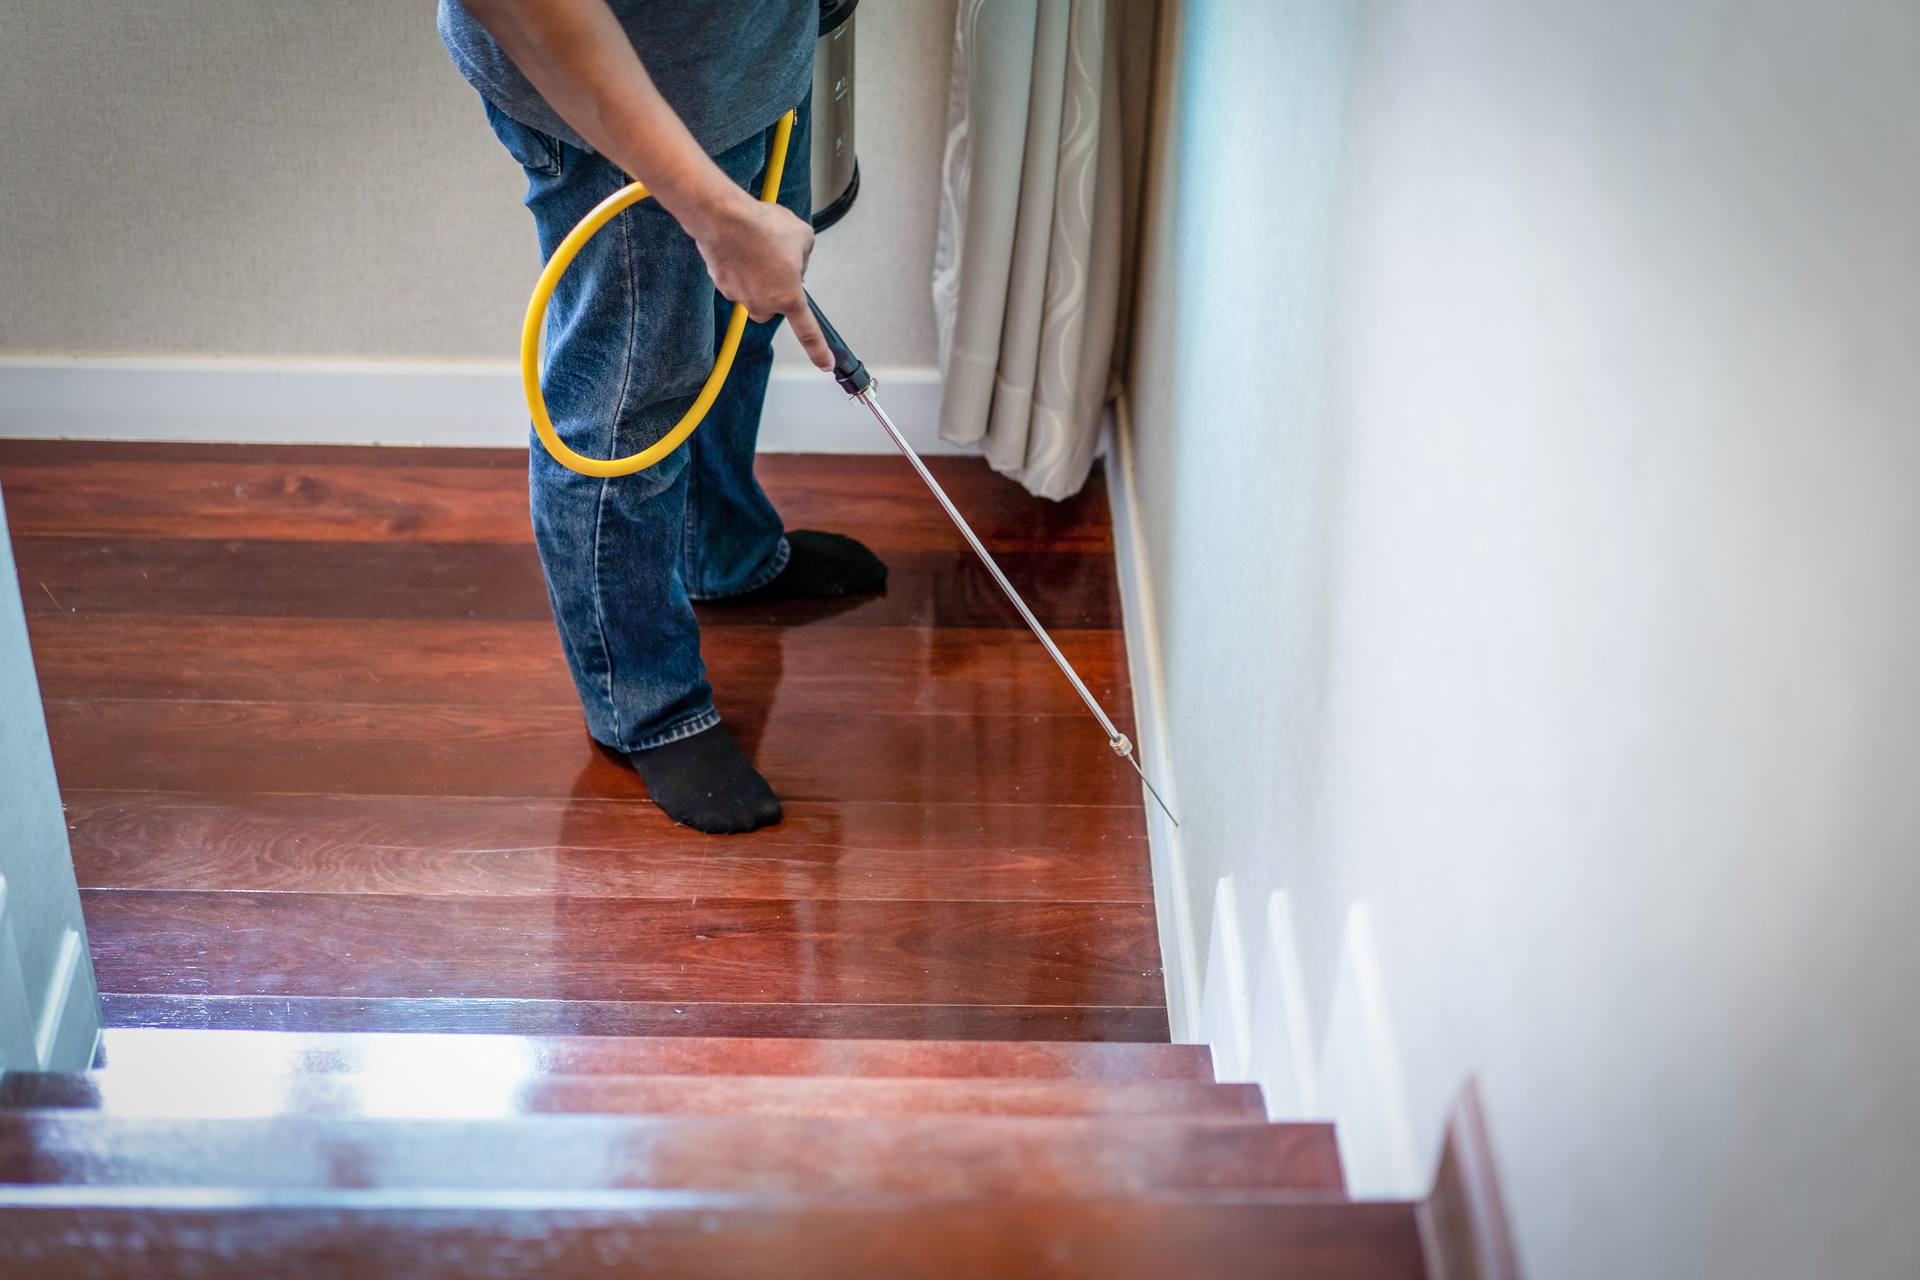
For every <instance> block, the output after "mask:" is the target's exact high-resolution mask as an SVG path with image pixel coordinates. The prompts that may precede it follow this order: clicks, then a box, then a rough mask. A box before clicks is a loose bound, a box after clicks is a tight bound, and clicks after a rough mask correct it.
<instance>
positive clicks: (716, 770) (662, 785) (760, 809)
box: [627, 724, 780, 836]
mask: <svg viewBox="0 0 1920 1280" xmlns="http://www.w3.org/2000/svg"><path fill="white" fill-rule="evenodd" d="M627 759H629V760H631V761H633V767H634V768H636V769H638V770H639V771H640V780H641V781H642V782H645V783H646V784H647V794H649V795H651V796H652V797H653V802H654V803H655V804H657V805H659V806H660V808H661V810H662V811H664V812H665V813H666V815H667V816H668V817H669V818H672V819H673V820H674V821H675V822H678V823H680V824H681V825H682V826H687V827H692V828H693V829H694V830H695V831H704V832H706V833H707V834H708V835H715V836H727V835H738V834H740V833H741V832H743V831H755V830H758V829H759V828H761V827H770V826H772V825H773V824H774V823H776V822H778V821H780V799H779V797H778V796H776V795H774V794H773V788H772V787H769V786H768V785H767V780H766V779H765V778H763V777H761V776H760V772H759V770H757V769H755V768H754V767H753V766H752V765H751V764H749V763H748V762H747V758H746V757H745V756H743V755H741V754H740V748H739V747H736V746H734V745H733V735H732V734H730V733H728V732H727V726H726V725H724V724H716V725H715V726H713V728H711V729H703V730H701V731H700V732H699V733H696V734H694V735H693V736H692V737H690V738H681V739H679V740H678V741H675V742H669V743H666V744H665V745H664V746H658V747H649V748H648V749H647V750H645V751H630V752H628V753H627Z"/></svg>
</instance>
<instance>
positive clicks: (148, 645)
mask: <svg viewBox="0 0 1920 1280" xmlns="http://www.w3.org/2000/svg"><path fill="white" fill-rule="evenodd" d="M31 630H32V635H33V644H34V650H35V653H36V654H37V655H38V658H39V661H38V671H39V676H40V686H41V690H42V692H43V694H44V695H45V696H46V697H48V698H62V699H96V698H147V699H168V700H186V701H217V702H353V703H369V704H375V705H395V706H405V705H442V706H460V705H471V704H479V705H483V706H494V707H534V706H542V707H564V708H572V707H577V706H578V705H579V698H578V696H577V695H576V694H575V693H574V689H573V681H572V679H571V677H570V676H569V675H568V674H567V666H566V660H565V659H564V658H563V657H562V655H561V652H560V640H559V636H558V635H557V633H556V632H555V631H554V628H553V626H552V624H551V623H548V622H504V623H484V622H440V621H424V622H422V621H404V620H367V619H350V620H349V619H325V620H322V619H312V618H244V617H242V618H221V617H212V618H208V617H185V618H181V617H141V616H127V615H119V614H106V615H86V616H82V615H76V614H52V613H46V614H40V615H37V616H36V617H35V618H34V619H33V621H32V626H31ZM1053 638H1054V641H1055V643H1057V644H1058V645H1059V646H1060V648H1061V650H1062V652H1064V653H1065V654H1066V655H1067V658H1068V660H1069V661H1070V662H1072V663H1073V665H1074V668H1075V669H1076V670H1077V671H1078V672H1079V673H1080V676H1081V678H1082V679H1083V680H1085V681H1086V683H1087V687H1088V688H1089V689H1091V690H1092V691H1093V694H1094V696H1095V697H1097V698H1099V699H1101V701H1102V702H1103V703H1104V704H1105V705H1106V706H1107V708H1108V710H1109V713H1110V714H1111V715H1113V716H1114V718H1115V719H1116V721H1121V720H1130V719H1131V714H1130V713H1131V710H1132V708H1131V706H1130V705H1129V703H1130V701H1131V699H1130V697H1129V695H1128V690H1127V684H1126V645H1125V640H1124V638H1123V637H1122V636H1121V635H1120V634H1119V633H1118V632H1115V631H1105V630H1096V631H1067V630H1063V631H1057V632H1054V633H1053ZM701 654H702V656H703V657H704V658H705V659H706V662H707V669H708V678H709V679H710V680H711V681H712V682H713V683H714V684H715V685H716V686H719V687H722V688H725V689H729V690H734V691H736V692H737V693H741V694H744V695H746V696H750V697H757V698H760V699H761V700H762V701H764V702H766V703H768V704H771V703H772V702H773V701H775V700H776V699H777V700H778V702H779V704H780V706H781V707H782V708H783V709H790V710H818V711H826V710H840V709H861V710H874V711H891V712H899V713H905V712H946V713H958V714H1004V713H1014V714H1052V715H1085V714H1086V710H1085V708H1084V707H1083V706H1082V705H1081V703H1080V700H1079V698H1078V697H1077V696H1076V695H1075V694H1074V692H1073V689H1072V686H1071V685H1069V684H1068V683H1067V681H1066V679H1065V677H1063V676H1062V675H1061V674H1060V671H1059V669H1058V668H1057V667H1055V666H1054V664H1053V660H1052V659H1051V658H1049V657H1048V656H1047V654H1046V652H1045V650H1043V649H1041V648H1040V646H1039V645H1037V644H1035V643H1034V641H1033V637H1032V636H1031V634H1029V633H1028V632H1026V631H1012V630H998V629H987V630H983V629H978V628H960V627H951V628H941V629H938V630H935V629H930V628H923V627H866V628H858V629H854V628H839V627H776V626H751V625H748V626H729V627H715V628H713V629H712V630H710V631H709V632H708V633H707V634H706V635H705V636H704V637H702V643H701Z"/></svg>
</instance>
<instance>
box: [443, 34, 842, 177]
mask: <svg viewBox="0 0 1920 1280" xmlns="http://www.w3.org/2000/svg"><path fill="white" fill-rule="evenodd" d="M608 7H609V8H611V9H612V10H613V14H614V17H616V18H618V19H619V20H620V25H621V26H623V27H625V28H626V31H627V38H628V39H629V40H632V41H633V47H634V50H635V52H637V53H638V54H639V55H640V61H641V62H642V63H644V64H646V68H647V74H648V75H650V76H652V77H653V83H654V85H655V86H656V87H658V88H659V90H660V96H661V97H663V98H665V99H666V100H667V105H668V106H670V107H672V108H673V109H674V110H675V111H676V112H678V113H679V115H680V118H681V119H682V120H683V121H685V122H686V125H687V128H688V129H689V130H691V131H692V133H693V136H694V138H695V139H697V140H698V141H699V143H700V145H701V146H702V147H705V148H706V149H707V153H708V154H709V155H718V154H719V153H720V152H722V151H725V150H726V149H727V148H729V147H732V146H734V145H736V144H737V143H741V142H745V141H746V140H747V139H748V138H750V137H752V136H753V135H754V134H756V133H758V132H760V131H761V130H762V129H765V128H767V127H768V126H770V125H772V124H773V122H774V121H776V120H778V119H779V118H780V117H781V116H782V115H784V114H785V113H786V111H787V110H788V108H790V107H795V106H798V105H799V104H800V100H801V99H802V98H804V97H806V96H807V94H808V92H809V91H810V90H811V89H812V88H813V46H814V41H815V38H816V36H817V35H818V32H819V23H820V5H819V0H608ZM439 24H440V38H441V40H443V41H445V42H446V46H447V52H448V53H451V54H452V55H453V61H454V64H455V65H456V66H458V67H459V68H460V74H462V75H464V76H465V77H466V78H467V83H469V84H471V85H472V86H473V87H474V88H476V89H478V90H479V91H480V92H481V94H482V95H483V96H484V97H485V98H486V99H487V101H489V102H491V103H493V105H494V106H496V107H498V108H500V110H502V111H504V112H506V113H507V114H508V115H509V116H512V117H513V118H514V119H515V120H518V121H519V122H520V123H521V124H524V125H527V126H529V127H530V128H534V129H538V130H540V132H542V133H546V134H551V135H552V136H553V137H556V138H558V139H560V140H561V141H562V142H566V143H570V144H572V145H573V146H576V147H579V148H581V149H583V150H591V149H592V148H590V147H588V146H587V144H586V141H585V140H584V139H582V138H581V137H580V135H579V134H577V133H575V132H574V131H573V130H572V129H571V128H569V127H568V125H567V122H566V121H564V120H562V119H561V118H560V114H559V113H558V112H556V111H555V110H554V109H553V108H552V107H550V106H548V105H547V100H546V99H545V98H543V97H541V96H540V91H539V90H537V89H535V88H534V87H533V85H532V84H530V83H529V82H528V81H527V78H526V77H525V76H523V75H521V74H520V68H518V67H516V66H514V65H513V61H512V59H510V58H508V57H507V55H506V54H505V53H503V52H501V49H500V46H499V45H497V44H495V43H494V42H493V37H492V36H490V35H488V34H487V33H486V30H485V28H483V27H482V26H481V25H480V24H479V23H478V22H475V21H474V20H473V15H472V14H469V13H468V12H467V11H466V10H465V9H463V8H461V6H460V0H440V17H439Z"/></svg>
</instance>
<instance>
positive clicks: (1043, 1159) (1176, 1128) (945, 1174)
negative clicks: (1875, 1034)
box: [0, 1111, 1344, 1194]
mask: <svg viewBox="0 0 1920 1280" xmlns="http://www.w3.org/2000/svg"><path fill="white" fill-rule="evenodd" d="M0 1182H6V1183H21V1184H42V1185H55V1184H73V1185H82V1184H99V1185H102V1186H111V1185H122V1186H134V1185H145V1186H153V1187H160V1186H176V1187H220V1186H226V1187H250V1188H281V1189H284V1190H289V1191H296V1190H299V1189H301V1188H316V1187H319V1188H324V1187H330V1186H355V1187H388V1188H417V1189H447V1188H467V1189H493V1190H503V1191H504V1190H514V1189H528V1188H532V1189H541V1190H545V1191H556V1190H564V1189H568V1188H573V1189H594V1188H603V1189H604V1188H622V1187H632V1188H675V1187H678V1188H707V1189H713V1190H727V1189H732V1190H755V1189H760V1190H774V1189H785V1190H807V1191H820V1192H825V1191H829V1190H838V1191H843V1192H853V1191H878V1190H890V1191H914V1192H922V1193H929V1194H931V1193H933V1192H935V1191H938V1190H941V1189H945V1190H948V1191H953V1192H959V1191H966V1192H970V1193H985V1192H989V1191H994V1190H996V1189H999V1190H1008V1189H1021V1190H1024V1191H1029V1192H1033V1191H1043V1190H1046V1189H1048V1188H1054V1189H1060V1190H1071V1191H1073V1192H1075V1193H1086V1192H1089V1191H1098V1190H1100V1189H1103V1188H1104V1189H1107V1190H1111V1191H1115V1192H1119V1191H1140V1190H1147V1189H1153V1188H1160V1189H1169V1190H1171V1189H1196V1188H1197V1189H1213V1190H1220V1189H1225V1188H1233V1187H1239V1188H1265V1189H1271V1190H1281V1189H1284V1190H1293V1191H1316V1192H1327V1193H1335V1194H1337V1193H1340V1192H1341V1189H1342V1188H1343V1186H1344V1182H1343V1180H1342V1176H1341V1168H1340V1157H1339V1148H1338V1144H1337V1143H1336V1141H1335V1139H1334V1133H1333V1128H1332V1126H1331V1125H1327V1124H1267V1123H1235V1122H1222V1121H1205V1120H1201V1121H1195V1120H1191V1119H1170V1118H1165V1117H1152V1116H1147V1117H1111V1116H1109V1117H1099V1118H1073V1117H1024V1118H1019V1119H1011V1120H1009V1119H998V1118H990V1117H980V1116H957V1117H956V1116H940V1117H928V1116H918V1117H904V1118H901V1117H896V1118H888V1119H860V1120H818V1119H735V1118H717V1117H693V1118H664V1117H640V1116H580V1115H546V1116H537V1117H515V1118H509V1119H502V1120H491V1121H455V1120H369V1119H316V1118H311V1117H299V1118H292V1119H270V1120H129V1119H124V1118H120V1117H113V1116H100V1115H96V1114H92V1113H75V1112H49V1111H27V1112H12V1113H0Z"/></svg>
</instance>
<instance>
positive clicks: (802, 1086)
mask: <svg viewBox="0 0 1920 1280" xmlns="http://www.w3.org/2000/svg"><path fill="white" fill-rule="evenodd" d="M47 1107H65V1108H74V1109H84V1110H92V1111H98V1112H102V1113H105V1114H110V1115H123V1116H149V1117H177V1118H198V1117H204V1118H214V1117H230V1118H244V1117H253V1116H275V1115H314V1116H329V1115H336V1116H375V1117H390V1118H397V1119H398V1118H423V1119H424V1118H459V1117H473V1118H481V1119H484V1118H487V1117H491V1116H499V1115H503V1114H525V1113H543V1112H597V1113H625V1114H635V1115H730V1116H741V1117H746V1116H823V1117H836V1116H845V1117H859V1116H889V1115H990V1116H1041V1115H1167V1116H1181V1117H1189V1118H1194V1119H1201V1118H1224V1119H1229V1120H1265V1119H1266V1108H1265V1104H1264V1103H1263V1102H1262V1100H1261V1093H1260V1087H1259V1086H1258V1085H1251V1084H1212V1083H1206V1082H1201V1081H1194V1080H1146V1081H1136V1080H1120V1081H1116V1080H1072V1079H1068V1080H1060V1079H1042V1080H1030V1079H1005V1078H984V1079H983V1078H961V1079H953V1078H948V1079H928V1078H924V1077H907V1078H895V1077H884V1076H861V1077H845V1076H829V1077H819V1076H713V1075H692V1076H682V1075H643V1076H631V1075H619V1076H616V1075H598V1076H547V1077H536V1078H533V1079H527V1078H524V1077H519V1076H511V1075H510V1076H505V1077H496V1076H489V1075H487V1074H485V1073H480V1074H477V1075H474V1074H469V1075H465V1076H458V1077H451V1078H439V1077H435V1076H428V1075H419V1074H412V1073H390V1074H374V1073H333V1074H306V1075H252V1074H248V1073H243V1072H234V1071H229V1070H222V1069H219V1068H212V1069H209V1070H206V1071H202V1072H197V1073H195V1074H194V1075H192V1076H190V1077H186V1076H182V1075H180V1074H177V1073H154V1072H146V1071H131V1070H115V1069H113V1068H108V1069H105V1070H101V1071H96V1072H91V1073H87V1074H59V1073H25V1072H17V1073H14V1074H11V1075H8V1076H7V1077H6V1078H5V1079H4V1080H3V1081H0V1108H6V1109H11V1110H18V1109H23V1108H47Z"/></svg>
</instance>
